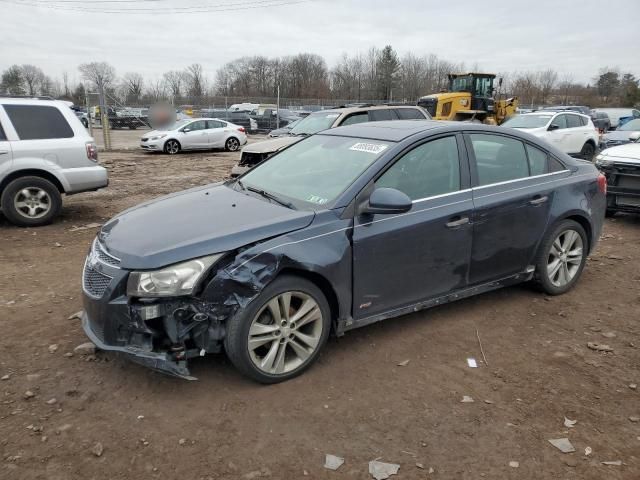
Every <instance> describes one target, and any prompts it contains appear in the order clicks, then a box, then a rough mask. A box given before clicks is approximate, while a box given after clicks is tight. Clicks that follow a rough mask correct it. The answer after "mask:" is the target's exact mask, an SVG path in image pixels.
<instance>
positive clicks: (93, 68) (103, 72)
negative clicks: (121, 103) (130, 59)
mask: <svg viewBox="0 0 640 480" xmlns="http://www.w3.org/2000/svg"><path fill="white" fill-rule="evenodd" d="M78 70H80V73H81V74H82V78H84V79H85V80H87V81H89V82H91V83H93V85H94V86H95V87H96V88H97V89H98V92H104V91H105V89H107V88H108V87H110V86H111V85H112V84H113V83H114V82H115V80H116V70H115V69H114V68H113V67H112V66H111V65H109V64H108V63H107V62H91V63H82V64H81V65H80V66H79V67H78Z"/></svg>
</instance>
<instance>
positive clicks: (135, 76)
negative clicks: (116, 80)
mask: <svg viewBox="0 0 640 480" xmlns="http://www.w3.org/2000/svg"><path fill="white" fill-rule="evenodd" d="M122 83H123V86H124V88H125V98H126V100H127V102H138V101H139V100H140V97H141V96H142V89H143V85H144V78H143V77H142V75H140V74H139V73H135V72H127V73H125V74H124V76H123V77H122Z"/></svg>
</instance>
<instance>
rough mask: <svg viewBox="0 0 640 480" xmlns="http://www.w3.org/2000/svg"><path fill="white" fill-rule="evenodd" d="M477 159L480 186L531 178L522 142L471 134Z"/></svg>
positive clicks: (498, 136) (496, 136)
mask: <svg viewBox="0 0 640 480" xmlns="http://www.w3.org/2000/svg"><path fill="white" fill-rule="evenodd" d="M469 138H470V139H471V144H472V146H473V153H474V155H475V157H476V168H477V172H478V184H479V185H491V184H493V183H500V182H506V181H509V180H516V179H518V178H525V177H528V176H529V162H528V161H527V154H526V152H525V149H524V144H523V143H522V142H521V141H520V140H516V139H514V138H509V137H504V136H501V135H491V134H484V133H471V134H469Z"/></svg>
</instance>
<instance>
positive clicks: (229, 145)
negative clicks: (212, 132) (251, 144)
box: [224, 137, 240, 152]
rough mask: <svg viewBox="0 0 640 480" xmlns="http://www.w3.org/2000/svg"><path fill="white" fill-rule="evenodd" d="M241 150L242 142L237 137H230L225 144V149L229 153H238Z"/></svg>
mask: <svg viewBox="0 0 640 480" xmlns="http://www.w3.org/2000/svg"><path fill="white" fill-rule="evenodd" d="M239 148H240V141H239V140H238V139H237V138H236V137H229V138H227V141H226V142H225V144H224V149H225V150H226V151H227V152H237V151H238V149H239Z"/></svg>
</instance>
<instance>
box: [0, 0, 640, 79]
mask: <svg viewBox="0 0 640 480" xmlns="http://www.w3.org/2000/svg"><path fill="white" fill-rule="evenodd" d="M257 1H259V0H101V1H100V0H84V1H83V0H60V2H62V3H57V2H56V0H0V12H1V17H2V19H3V22H2V26H1V27H0V45H2V47H1V48H0V69H5V68H6V67H8V66H9V65H11V64H14V63H17V64H23V63H31V64H34V65H38V66H39V67H41V68H42V69H43V70H44V71H45V73H47V74H49V75H51V76H53V77H58V78H59V77H60V76H61V75H62V73H63V72H65V71H66V72H68V73H69V77H70V78H71V79H78V78H79V74H78V70H77V66H78V64H80V63H83V62H90V61H106V62H109V63H111V64H112V65H113V66H114V67H115V68H116V70H117V73H118V74H119V75H122V74H124V73H125V72H128V71H135V72H140V73H142V74H144V75H145V76H147V77H151V78H153V77H160V75H161V74H162V72H164V71H167V70H170V69H171V70H173V69H182V68H184V67H186V66H187V65H189V64H191V63H196V62H197V63H201V64H202V65H203V67H204V69H205V72H206V73H207V75H208V76H209V77H211V78H213V76H214V74H215V70H216V69H217V68H218V67H220V66H221V65H223V64H224V63H226V62H228V61H231V60H233V59H234V58H237V57H240V56H243V55H266V56H282V55H290V54H296V53H299V52H312V53H317V54H320V55H322V56H323V57H324V58H325V59H326V60H327V62H328V64H329V67H331V66H332V65H333V63H334V62H335V61H336V60H337V59H338V57H339V56H340V55H341V54H342V53H343V52H347V53H350V54H352V53H356V52H358V51H360V52H365V51H366V50H367V49H368V48H369V47H370V46H372V45H375V46H378V47H380V48H382V47H383V46H384V45H386V44H391V45H392V46H393V47H394V48H395V49H396V51H398V53H400V54H403V53H405V52H407V51H412V52H414V53H416V54H427V53H435V54H437V55H438V56H440V57H442V58H445V59H448V60H450V61H454V62H462V61H464V62H465V63H466V64H467V66H469V67H471V66H472V65H474V64H476V63H477V64H478V65H479V67H480V68H481V69H482V70H483V71H493V72H505V71H525V70H540V69H545V68H553V69H555V70H557V71H558V72H559V73H560V74H561V75H563V74H571V75H572V76H573V79H574V80H576V81H584V82H587V81H590V79H591V78H593V77H594V76H595V75H596V73H597V71H598V69H599V68H601V67H603V66H611V67H619V68H620V70H621V71H622V72H627V71H630V72H632V73H634V74H635V75H636V76H640V55H639V54H638V53H639V47H640V25H639V23H638V21H639V20H640V0H609V1H602V0H596V1H594V0H503V1H486V0H485V1H478V0H454V1H452V2H447V1H446V0H445V1H443V0H394V1H390V0H309V1H306V2H303V3H297V4H289V5H284V6H269V7H266V8H254V9H249V8H241V9H235V10H231V11H219V12H200V13H192V14H185V13H181V14H175V13H174V14H157V13H155V12H154V10H155V11H157V12H159V11H165V12H166V11H167V9H171V8H184V7H188V6H202V5H209V6H211V5H215V6H221V5H222V6H225V7H224V8H229V5H230V4H256V2H257ZM274 1H277V0H263V4H264V3H274ZM281 1H283V2H284V1H291V0H281ZM17 3H23V5H17ZM37 4H48V5H63V6H65V7H66V8H76V9H77V8H80V9H82V8H101V9H104V10H107V9H109V10H119V9H124V8H141V9H151V11H148V12H143V13H142V14H132V13H129V14H115V13H109V14H104V13H87V12H79V11H62V10H52V9H47V8H43V7H40V6H36V5H37ZM233 8H238V7H233Z"/></svg>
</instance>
